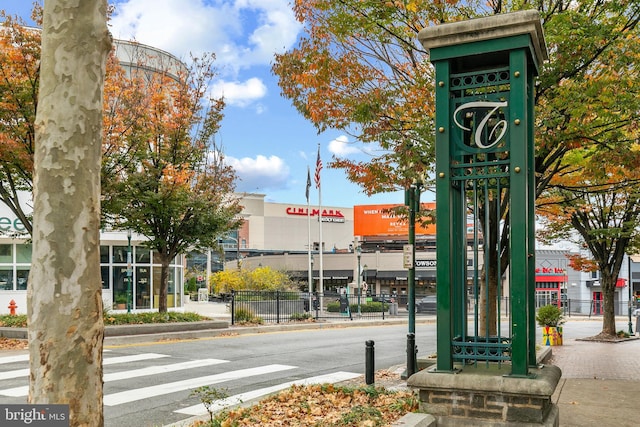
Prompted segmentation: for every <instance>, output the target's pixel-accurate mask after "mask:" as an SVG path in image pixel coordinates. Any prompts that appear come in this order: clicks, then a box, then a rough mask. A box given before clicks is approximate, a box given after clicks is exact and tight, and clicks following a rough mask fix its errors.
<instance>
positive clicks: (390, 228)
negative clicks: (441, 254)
mask: <svg viewBox="0 0 640 427" xmlns="http://www.w3.org/2000/svg"><path fill="white" fill-rule="evenodd" d="M421 205H422V208H423V209H427V210H432V209H435V208H436V204H435V203H434V202H431V203H421ZM400 206H401V205H394V204H382V205H357V206H354V207H353V234H354V235H355V236H406V235H408V234H409V222H408V221H407V218H406V217H404V216H401V215H396V214H395V213H394V212H393V208H397V207H400ZM416 234H429V235H435V234H436V225H435V224H429V225H427V226H426V227H422V226H420V224H418V223H416Z"/></svg>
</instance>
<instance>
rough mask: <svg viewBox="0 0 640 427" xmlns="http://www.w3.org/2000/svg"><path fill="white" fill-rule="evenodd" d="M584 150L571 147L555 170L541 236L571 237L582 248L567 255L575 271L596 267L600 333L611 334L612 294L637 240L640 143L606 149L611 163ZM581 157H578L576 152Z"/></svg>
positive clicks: (639, 231) (639, 239)
mask: <svg viewBox="0 0 640 427" xmlns="http://www.w3.org/2000/svg"><path fill="white" fill-rule="evenodd" d="M586 154H587V153H585V152H582V151H580V152H573V153H571V154H570V155H568V156H567V157H572V159H571V160H572V163H571V166H570V168H568V169H567V170H565V171H563V172H562V173H559V174H557V175H556V177H555V178H554V179H553V180H552V181H551V185H550V187H549V188H548V190H547V191H546V192H545V196H544V197H542V198H541V202H544V201H546V202H548V203H549V204H548V205H545V204H541V207H540V209H539V213H540V214H541V215H543V216H544V218H545V219H546V221H545V222H546V223H545V228H544V230H543V231H542V232H541V235H542V236H541V237H543V239H544V240H546V241H554V240H556V239H563V240H564V241H572V242H574V243H575V244H576V245H577V246H578V247H579V248H581V249H587V250H588V254H587V253H584V252H583V253H580V254H575V255H572V256H571V257H570V265H571V266H572V267H573V268H574V269H576V270H579V271H587V272H588V271H599V272H600V278H599V280H600V286H601V289H602V294H603V302H604V311H603V319H602V333H603V334H606V335H616V325H615V314H616V313H615V306H614V294H615V289H616V281H617V279H618V274H619V273H620V268H621V267H622V262H623V260H624V255H625V252H627V251H628V250H637V248H638V246H639V244H640V180H639V179H638V178H639V176H638V173H637V170H638V168H639V167H640V163H639V162H640V147H639V146H638V145H637V144H633V147H631V148H630V149H618V150H617V151H616V152H612V153H610V155H611V156H612V157H615V158H616V159H617V160H618V161H620V164H623V165H624V166H614V165H611V164H608V163H605V162H602V161H601V159H599V158H598V157H594V156H587V155H586ZM578 156H580V157H581V158H580V159H577V158H576V157H578Z"/></svg>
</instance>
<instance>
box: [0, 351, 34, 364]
mask: <svg viewBox="0 0 640 427" xmlns="http://www.w3.org/2000/svg"><path fill="white" fill-rule="evenodd" d="M28 361H29V354H17V355H15V356H5V357H0V365H1V364H3V363H15V362H28Z"/></svg>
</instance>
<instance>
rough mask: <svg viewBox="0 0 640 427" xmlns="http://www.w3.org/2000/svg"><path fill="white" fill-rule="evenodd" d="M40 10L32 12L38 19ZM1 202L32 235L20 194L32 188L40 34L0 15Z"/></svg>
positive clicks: (14, 19)
mask: <svg viewBox="0 0 640 427" xmlns="http://www.w3.org/2000/svg"><path fill="white" fill-rule="evenodd" d="M40 13H41V10H40V8H38V7H36V8H35V9H34V19H36V20H39V19H40V18H39V15H40ZM0 18H2V20H3V21H4V22H3V24H2V27H0V99H1V100H2V101H0V102H1V108H0V201H1V202H2V203H4V204H5V205H7V207H9V209H10V210H11V211H12V212H13V213H14V214H15V215H16V217H17V218H18V219H19V220H20V221H21V222H22V224H24V226H25V229H26V231H27V232H28V233H29V234H31V208H30V207H27V206H25V200H24V197H22V198H21V194H29V193H31V191H32V189H33V153H34V142H35V127H34V122H35V117H36V105H37V102H36V101H37V96H38V86H39V84H38V83H39V69H38V64H39V61H40V31H37V30H34V29H31V28H27V27H25V26H24V23H23V22H21V21H19V20H18V19H17V18H14V17H11V16H7V15H6V14H5V13H4V12H0Z"/></svg>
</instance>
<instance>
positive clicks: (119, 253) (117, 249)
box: [113, 246, 129, 264]
mask: <svg viewBox="0 0 640 427" xmlns="http://www.w3.org/2000/svg"><path fill="white" fill-rule="evenodd" d="M128 249H129V247H128V246H114V247H113V263H114V264H126V263H127V250H128Z"/></svg>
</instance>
